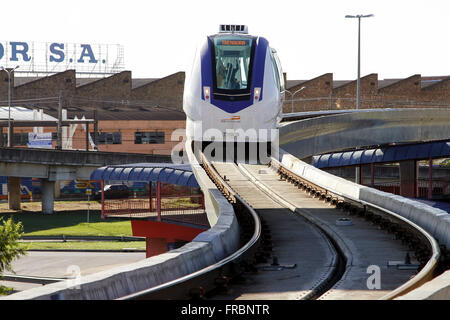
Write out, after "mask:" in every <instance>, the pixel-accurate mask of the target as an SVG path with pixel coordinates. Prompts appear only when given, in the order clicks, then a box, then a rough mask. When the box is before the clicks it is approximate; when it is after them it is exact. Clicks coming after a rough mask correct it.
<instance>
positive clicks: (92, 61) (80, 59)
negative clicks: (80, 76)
mask: <svg viewBox="0 0 450 320" xmlns="http://www.w3.org/2000/svg"><path fill="white" fill-rule="evenodd" d="M0 66H3V67H5V68H14V67H16V66H19V69H17V70H16V72H27V73H57V72H62V71H65V70H68V69H74V70H75V71H76V72H77V73H86V74H113V73H118V72H121V71H123V70H124V50H123V46H122V45H118V44H116V45H111V44H89V43H83V44H75V43H64V42H23V41H0Z"/></svg>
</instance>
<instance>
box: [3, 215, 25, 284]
mask: <svg viewBox="0 0 450 320" xmlns="http://www.w3.org/2000/svg"><path fill="white" fill-rule="evenodd" d="M1 222H3V225H1V224H0V277H1V276H2V275H3V272H4V271H5V270H7V271H11V272H14V270H13V269H12V266H11V263H12V261H13V260H14V259H15V258H17V257H19V256H21V255H25V254H26V249H24V248H21V247H20V245H19V242H18V240H19V239H20V237H21V236H22V235H23V225H22V222H18V223H14V221H13V219H12V218H9V219H8V220H6V221H4V220H3V217H1V218H0V223H1Z"/></svg>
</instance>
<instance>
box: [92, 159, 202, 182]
mask: <svg viewBox="0 0 450 320" xmlns="http://www.w3.org/2000/svg"><path fill="white" fill-rule="evenodd" d="M91 180H104V181H110V180H114V181H144V182H145V181H159V182H164V183H170V184H176V185H180V186H186V187H191V188H200V186H199V185H198V183H197V180H196V179H195V176H194V174H193V173H192V168H191V165H189V164H173V163H134V164H127V165H117V166H106V167H101V168H98V169H96V170H94V171H93V172H92V173H91Z"/></svg>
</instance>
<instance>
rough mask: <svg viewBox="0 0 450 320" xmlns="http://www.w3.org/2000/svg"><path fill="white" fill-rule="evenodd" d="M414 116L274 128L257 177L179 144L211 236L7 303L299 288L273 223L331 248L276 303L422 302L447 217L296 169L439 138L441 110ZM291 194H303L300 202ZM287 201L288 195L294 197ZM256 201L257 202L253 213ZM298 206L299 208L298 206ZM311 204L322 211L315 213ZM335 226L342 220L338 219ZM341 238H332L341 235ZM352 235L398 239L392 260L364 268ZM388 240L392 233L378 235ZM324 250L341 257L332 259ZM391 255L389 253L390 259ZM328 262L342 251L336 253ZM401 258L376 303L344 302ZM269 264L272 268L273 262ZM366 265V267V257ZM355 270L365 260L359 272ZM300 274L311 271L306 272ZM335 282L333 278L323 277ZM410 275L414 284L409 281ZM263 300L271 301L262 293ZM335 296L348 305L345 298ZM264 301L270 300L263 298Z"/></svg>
mask: <svg viewBox="0 0 450 320" xmlns="http://www.w3.org/2000/svg"><path fill="white" fill-rule="evenodd" d="M423 111H424V110H412V109H407V110H384V111H380V112H373V113H371V112H361V113H346V114H339V115H332V116H320V117H316V118H313V119H304V120H297V121H293V122H287V123H284V124H283V125H282V126H281V127H280V145H281V148H282V149H280V150H279V151H280V152H279V156H278V157H277V158H272V159H271V161H270V167H266V168H263V167H260V166H259V167H258V166H247V165H244V164H234V163H225V164H224V163H218V162H212V163H211V162H210V161H209V159H208V158H207V157H201V158H200V159H199V158H196V157H195V155H194V153H193V151H192V149H191V148H190V145H191V144H190V142H188V143H187V150H186V151H187V153H188V157H189V161H190V164H191V167H192V170H193V172H194V174H195V176H196V179H197V181H198V183H199V185H200V187H201V189H202V191H203V193H204V196H205V207H206V212H207V215H208V220H209V223H210V225H211V226H212V228H211V229H209V230H207V231H205V232H203V233H201V234H200V235H198V236H197V237H196V238H195V239H194V240H193V241H192V242H191V243H189V244H187V245H185V246H183V247H182V248H179V249H176V250H172V251H170V252H168V253H165V254H162V255H159V256H156V257H152V258H149V259H146V260H143V261H141V262H139V263H136V264H132V265H129V266H127V267H126V268H125V267H124V268H116V269H112V270H108V271H106V272H101V273H98V274H95V275H91V276H86V277H83V278H82V279H80V281H79V282H78V283H77V288H72V287H68V286H67V283H64V282H58V283H54V284H50V285H47V286H44V287H42V288H37V289H31V290H28V291H24V292H21V293H17V294H14V295H11V296H8V297H6V299H58V298H59V299H92V298H94V299H154V298H169V299H173V298H185V299H189V298H199V297H209V295H211V294H212V293H216V297H218V298H220V295H221V294H223V291H221V290H223V289H226V288H228V285H230V284H231V282H232V279H236V276H239V275H240V276H242V275H244V280H245V279H247V280H249V281H254V282H253V283H254V284H255V285H256V287H254V288H257V283H256V282H258V281H264V279H263V278H264V277H261V279H255V278H254V277H251V276H248V273H252V272H255V271H258V268H268V269H271V268H272V269H273V270H278V269H280V268H281V269H284V270H279V272H286V273H285V275H286V276H287V277H292V279H296V280H298V279H297V278H302V277H301V276H302V275H304V276H305V277H307V276H308V273H307V272H305V273H302V274H300V277H298V274H295V271H294V273H292V271H293V270H296V269H295V268H296V267H298V266H301V264H300V261H298V262H296V261H293V260H294V259H297V258H296V257H293V256H292V255H291V256H290V257H291V258H292V260H291V259H290V260H284V257H285V256H283V251H284V249H283V248H284V246H283V245H279V244H285V243H286V242H289V244H290V245H292V244H291V243H290V242H291V240H292V241H294V240H293V239H288V240H287V239H283V238H281V237H279V235H280V234H282V233H283V230H282V229H283V228H281V229H280V230H277V228H278V226H277V221H281V220H285V221H288V222H287V224H289V225H292V226H294V221H295V224H298V225H300V224H302V225H303V227H304V229H302V230H306V229H308V228H309V230H310V231H309V234H310V235H315V236H316V239H319V238H322V240H324V239H325V238H331V239H333V240H332V241H330V242H326V241H325V242H323V241H322V242H321V243H322V245H321V248H322V251H323V252H327V251H328V253H325V254H323V255H321V254H319V258H325V259H326V258H328V259H329V261H331V263H330V264H329V265H328V267H329V268H325V269H322V270H318V272H317V275H316V276H314V277H313V278H314V279H315V280H316V281H315V282H314V281H313V282H314V284H313V285H311V283H306V282H305V283H303V284H301V285H299V286H298V288H299V289H300V290H299V292H296V293H294V294H292V295H290V296H288V295H286V296H283V298H305V297H306V298H308V297H309V298H321V299H326V298H329V299H340V298H346V299H349V298H356V299H357V298H358V297H360V298H367V299H394V298H404V297H407V296H408V295H413V294H414V293H416V292H417V290H418V291H419V292H420V289H421V286H422V285H423V284H424V283H426V282H427V281H429V280H431V279H432V278H433V277H434V276H435V274H436V271H438V270H439V268H441V269H442V265H440V264H439V263H440V262H442V257H445V256H446V255H447V254H448V250H447V249H448V248H450V219H449V218H448V215H447V213H444V212H441V210H438V209H434V208H432V207H429V206H425V205H422V204H419V203H418V202H415V201H412V200H408V199H405V198H403V197H399V196H395V195H391V194H387V193H384V192H381V191H378V190H374V189H371V188H369V187H364V186H361V185H358V184H355V183H352V182H350V181H347V180H344V179H342V178H339V177H336V176H333V175H331V174H328V173H326V172H323V171H321V170H319V169H317V168H314V167H313V166H311V165H309V164H308V163H307V162H304V161H302V160H301V159H306V160H308V158H310V157H312V156H313V155H316V154H319V153H323V152H331V151H336V150H340V149H345V148H350V147H364V146H373V145H380V144H384V143H392V142H396V143H401V142H414V141H432V140H444V139H448V137H449V136H450V135H449V133H450V132H449V131H450V129H449V127H448V123H449V120H450V111H448V110H441V109H436V110H432V111H430V110H428V109H427V112H426V113H423ZM260 170H261V171H260ZM267 177H270V179H267ZM283 180H285V181H283ZM286 181H288V182H292V184H288V183H286ZM293 185H294V186H295V187H294V186H293ZM298 188H301V189H304V190H303V191H299V190H298ZM286 190H289V191H286ZM305 191H306V193H309V195H310V196H312V197H315V198H317V199H313V200H311V198H308V197H307V196H306V195H305ZM302 192H303V194H302ZM253 193H254V194H256V193H258V194H259V195H261V197H256V198H257V199H255V198H254V194H253ZM292 193H296V196H295V197H293V198H291V195H292ZM263 195H264V201H265V202H264V203H262V204H261V203H259V204H258V201H260V199H261V198H262V197H263ZM294 198H295V200H294ZM297 198H303V199H301V200H299V201H298V202H296V200H297ZM319 199H321V200H324V201H327V204H326V205H325V207H324V204H322V203H321V202H319V201H318V200H319ZM305 203H306V205H305ZM330 204H331V206H330ZM252 206H254V207H253V208H252ZM303 206H308V208H304V207H303ZM341 208H342V209H343V210H345V212H346V214H345V215H344V213H343V212H342V211H340V209H341ZM265 209H268V210H265ZM307 209H309V210H307ZM312 209H315V210H317V211H315V210H314V211H315V213H314V214H311V212H308V211H312ZM262 210H265V212H264V213H263V211H262ZM274 211H277V212H284V213H276V215H277V216H276V218H273V217H272V216H274V214H273V212H274ZM336 213H337V214H336ZM444 214H445V215H444ZM298 215H301V216H298ZM343 215H344V218H346V219H340V218H342V216H343ZM282 216H283V218H281V217H282ZM261 217H262V219H261ZM362 217H365V218H366V219H368V220H369V221H370V223H369V224H365V225H364V226H363V222H362V221H360V220H359V218H362ZM349 221H352V223H353V226H344V225H342V223H344V224H345V222H349ZM274 222H275V223H274ZM338 222H339V223H338ZM311 223H312V224H314V225H315V226H312V225H311ZM333 223H334V224H333ZM372 223H373V224H374V225H375V226H376V227H374V225H372ZM340 227H342V229H341V230H340V231H339V230H338V229H339V228H340ZM347 227H348V228H347ZM299 228H300V227H299ZM315 228H318V229H320V231H318V229H315ZM344 228H347V233H345V232H344V231H342V230H343V229H344ZM358 228H359V229H360V232H363V233H368V232H369V229H371V228H372V229H377V230H378V229H380V230H378V236H379V237H382V236H386V235H388V236H387V237H388V238H389V237H391V238H392V237H394V238H397V239H398V240H392V239H391V240H390V241H391V242H390V243H389V244H388V246H387V247H389V248H391V251H392V252H397V254H394V256H392V258H391V257H390V256H389V257H388V256H387V255H384V254H383V253H382V254H381V256H383V258H382V259H379V260H371V258H367V257H364V254H363V253H364V251H363V250H364V249H359V248H357V247H356V245H359V243H357V241H358V240H356V238H352V237H351V233H352V232H351V230H352V229H354V230H356V229H358ZM294 229H295V228H294ZM362 230H364V231H362ZM375 231H376V230H370V232H375ZM387 231H389V232H390V233H386V232H387ZM353 233H357V232H353ZM303 234H304V235H306V234H308V232H304V233H303ZM320 234H322V235H320ZM374 234H375V233H374ZM301 235H302V233H299V234H297V235H296V237H300V236H301ZM389 235H390V236H389ZM375 237H376V236H374V238H375ZM270 239H271V240H270ZM379 240H380V239H379ZM312 241H313V242H314V240H312ZM396 241H397V242H396ZM381 242H383V241H381ZM381 242H380V241H375V240H374V242H373V245H368V243H366V245H368V248H372V249H371V250H373V248H374V246H375V247H376V248H380V250H383V248H382V245H381ZM326 243H328V244H326ZM330 243H332V244H333V246H335V247H337V248H339V249H338V250H333V249H332V247H331V245H330ZM393 244H395V246H394V245H393ZM271 245H272V248H271V249H270V246H271ZM278 245H279V246H278ZM393 247H395V248H396V249H395V250H392V248H393ZM377 250H378V249H377ZM384 250H388V248H386V249H384ZM335 251H341V252H340V253H338V254H336V253H335ZM333 252H334V253H333ZM405 252H406V253H409V252H410V253H412V254H413V255H414V256H413V259H412V263H411V264H409V263H405V264H407V265H410V267H411V265H412V267H414V265H416V267H417V270H409V271H408V270H407V272H412V271H414V272H413V273H412V274H411V273H410V274H409V275H408V276H405V274H403V275H404V278H403V279H400V278H401V277H396V276H392V277H389V281H388V283H389V284H390V285H391V286H392V287H385V288H386V289H387V290H386V292H381V291H378V292H377V290H374V291H373V292H371V293H372V294H369V295H367V296H363V295H358V294H357V295H356V296H353V297H352V296H351V292H352V291H353V292H358V291H360V293H361V291H362V290H363V288H362V287H364V285H366V284H367V282H365V280H367V277H368V276H367V274H366V275H365V277H363V276H362V275H363V273H364V271H367V270H368V269H367V268H368V267H369V266H371V265H379V266H380V267H384V266H385V265H381V264H380V261H382V262H383V261H384V263H386V262H389V261H391V260H390V259H395V260H398V259H401V257H403V254H404V253H405ZM278 253H280V255H279V257H278V256H276V255H278ZM284 254H286V253H284ZM372 254H373V255H374V256H376V254H375V253H372ZM337 256H341V258H342V260H341V261H343V262H344V263H340V264H339V263H337V261H338V259H337V258H336V257H337ZM274 257H277V259H274ZM386 258H388V261H386ZM270 259H272V261H270ZM364 259H366V261H363V260H364ZM311 260H314V259H311ZM391 262H392V261H391ZM397 262H398V261H397ZM405 262H406V261H405ZM319 264H320V262H319ZM367 264H370V265H367ZM400 264H402V263H397V266H399V265H400ZM294 265H295V266H294ZM338 265H341V266H342V265H345V267H344V268H342V267H339V268H341V269H343V270H341V271H340V272H339V273H338V272H335V271H332V270H333V269H335V268H334V267H332V266H338ZM388 266H389V264H388ZM310 267H311V268H314V266H312V265H311V266H310ZM446 268H447V266H444V269H446ZM388 269H389V268H387V267H386V270H387V271H391V272H392V270H388ZM159 270H166V272H165V273H163V274H161V273H160V272H159V273H158V271H159ZM416 271H417V273H416ZM441 271H442V270H441ZM267 272H271V271H267ZM273 272H275V271H273ZM277 272H278V271H277ZM246 273H247V275H246ZM392 273H393V274H395V273H396V272H392ZM336 274H341V275H342V276H338V277H333V276H332V275H336ZM157 275H158V276H157ZM397 275H398V273H397ZM411 275H414V277H413V278H412V279H410V276H411ZM237 279H239V277H238V278H237ZM433 281H434V280H433ZM433 281H432V282H433ZM437 281H441V282H439V283H440V284H441V285H440V286H439V284H438V286H439V288H438V289H435V291H434V292H437V291H439V292H446V291H445V290H447V289H446V286H448V283H442V279H440V278H438V280H437ZM281 282H283V281H280V283H281ZM288 282H289V281H286V283H288ZM325 283H326V285H325ZM289 285H290V283H289ZM268 289H269V291H270V288H268ZM319 289H320V290H319ZM255 290H257V289H255ZM364 291H368V290H364ZM235 292H239V290H235ZM278 292H279V291H278ZM345 292H347V293H348V294H349V295H345ZM217 293H219V294H217ZM365 293H367V292H365ZM369 293H370V292H369ZM245 294H248V292H247V293H246V292H242V296H236V297H235V298H242V299H245V298H246V297H245V296H244V295H245ZM433 294H434V293H433V292H431V293H430V292H428V295H423V296H421V298H423V299H425V298H430V297H433ZM268 296H269V297H270V298H271V299H273V298H274V296H270V294H269V295H268ZM255 297H258V298H261V299H263V297H262V296H252V298H255ZM228 298H229V295H228ZM258 298H257V299H258Z"/></svg>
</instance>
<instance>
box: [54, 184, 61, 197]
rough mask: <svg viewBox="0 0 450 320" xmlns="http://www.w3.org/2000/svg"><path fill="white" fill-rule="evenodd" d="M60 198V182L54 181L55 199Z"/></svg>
mask: <svg viewBox="0 0 450 320" xmlns="http://www.w3.org/2000/svg"><path fill="white" fill-rule="evenodd" d="M60 196H61V181H55V198H59V197H60Z"/></svg>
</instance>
